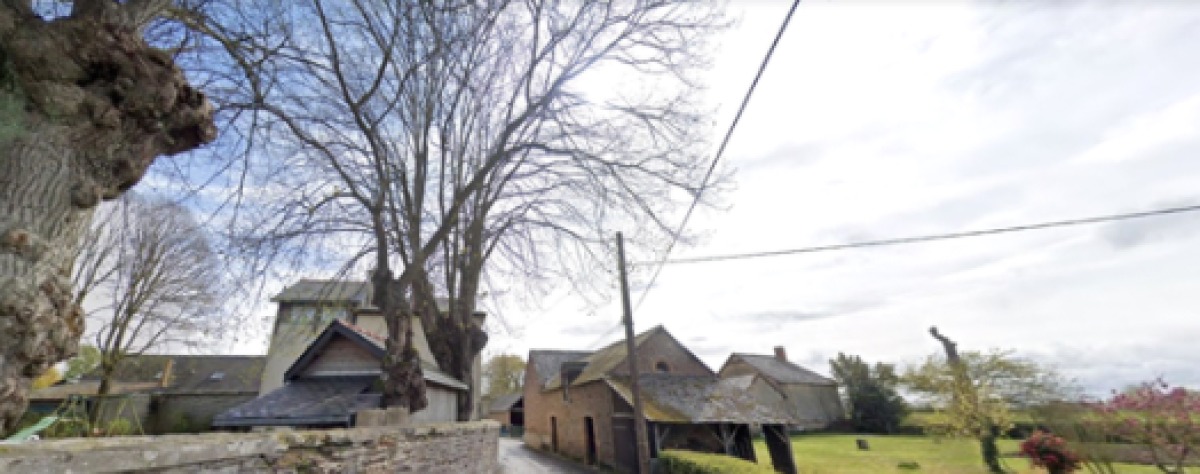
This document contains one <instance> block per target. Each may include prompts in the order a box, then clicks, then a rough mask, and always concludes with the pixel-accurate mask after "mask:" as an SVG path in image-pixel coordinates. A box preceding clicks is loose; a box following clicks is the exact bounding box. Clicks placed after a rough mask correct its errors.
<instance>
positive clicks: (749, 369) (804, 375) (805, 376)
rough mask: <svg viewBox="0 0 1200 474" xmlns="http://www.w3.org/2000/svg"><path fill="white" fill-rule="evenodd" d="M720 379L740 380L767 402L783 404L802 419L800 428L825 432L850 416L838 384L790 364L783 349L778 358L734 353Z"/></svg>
mask: <svg viewBox="0 0 1200 474" xmlns="http://www.w3.org/2000/svg"><path fill="white" fill-rule="evenodd" d="M720 376H721V378H725V379H732V378H738V379H740V380H741V382H740V383H741V384H742V385H744V386H745V388H746V390H748V391H750V392H751V393H753V394H754V395H755V396H756V397H757V398H758V399H759V400H761V401H763V402H765V403H783V404H784V406H786V407H787V409H788V410H789V411H790V412H791V414H792V416H793V417H795V418H796V419H797V420H798V422H797V423H796V424H795V425H793V426H792V427H793V428H796V429H802V430H811V429H821V428H825V427H828V426H829V425H830V424H831V423H834V422H837V421H841V420H843V419H845V417H846V412H845V410H844V409H843V408H842V401H841V397H840V396H839V395H838V387H837V382H835V381H834V380H833V379H830V378H828V377H825V376H822V375H820V374H817V373H816V372H813V371H811V370H808V369H806V368H804V367H801V366H799V365H796V364H795V363H793V362H791V361H789V360H788V358H787V352H786V351H785V350H784V348H783V347H776V348H775V354H774V355H758V354H737V353H735V354H732V355H730V356H729V358H728V359H727V360H726V361H725V364H724V365H722V366H721V370H720ZM780 397H782V400H781V399H780Z"/></svg>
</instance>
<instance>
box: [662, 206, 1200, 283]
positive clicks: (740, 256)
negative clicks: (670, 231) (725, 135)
mask: <svg viewBox="0 0 1200 474" xmlns="http://www.w3.org/2000/svg"><path fill="white" fill-rule="evenodd" d="M1197 211H1200V205H1192V206H1180V207H1169V208H1165V209H1157V210H1153V211H1143V212H1130V213H1125V214H1111V215H1106V216H1096V217H1085V218H1081V219H1068V220H1062V221H1050V222H1041V223H1037V224H1026V225H1018V226H1012V227H998V228H993V229H982V230H972V231H966V232H953V233H948V234H930V235H919V236H912V237H897V238H891V239H883V240H871V241H866V242H855V243H849V244H838V245H822V246H816V247H801V248H794V249H785V250H770V251H765V252H749V253H734V254H726V255H710V256H706V257H692V258H679V259H675V260H664V261H662V262H659V265H660V268H661V266H662V265H669V264H685V263H707V262H721V261H728V260H745V259H751V258H763V257H776V256H781V255H794V254H800V253H816V252H828V251H832V250H847V249H854V248H863V247H883V246H888V245H902V244H915V243H921V242H933V241H938V240H951V239H963V238H967V237H980V236H985V235H995V234H1007V233H1012V232H1025V231H1030V230H1041V229H1050V228H1055V227H1068V226H1077V225H1084V224H1096V223H1101V222H1112V221H1120V220H1128V219H1140V218H1145V217H1155V216H1163V215H1170V214H1182V213H1187V212H1197Z"/></svg>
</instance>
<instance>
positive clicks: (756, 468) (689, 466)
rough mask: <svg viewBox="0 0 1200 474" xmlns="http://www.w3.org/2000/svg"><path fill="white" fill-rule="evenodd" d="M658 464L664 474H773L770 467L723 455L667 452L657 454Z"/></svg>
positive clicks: (773, 471)
mask: <svg viewBox="0 0 1200 474" xmlns="http://www.w3.org/2000/svg"><path fill="white" fill-rule="evenodd" d="M658 462H659V464H660V465H661V466H662V472H664V473H666V474H743V473H746V474H774V473H775V470H774V469H771V467H770V466H765V465H762V464H755V463H752V462H750V461H747V460H745V459H740V458H735V457H733V456H726V455H724V454H710V453H698V452H694V451H676V450H667V451H663V452H661V453H659V455H658Z"/></svg>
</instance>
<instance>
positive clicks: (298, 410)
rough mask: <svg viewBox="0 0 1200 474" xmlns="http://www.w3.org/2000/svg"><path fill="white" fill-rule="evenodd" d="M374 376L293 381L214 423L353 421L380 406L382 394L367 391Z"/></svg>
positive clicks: (262, 423) (345, 422) (318, 423)
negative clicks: (358, 413)
mask: <svg viewBox="0 0 1200 474" xmlns="http://www.w3.org/2000/svg"><path fill="white" fill-rule="evenodd" d="M374 381H375V378H374V377H355V378H343V377H338V378H334V377H326V378H312V379H300V380H295V381H292V382H291V383H288V384H287V385H284V386H283V387H280V388H278V389H276V390H274V391H272V392H270V393H268V394H266V395H263V396H261V397H258V398H255V399H254V400H250V401H249V402H246V403H243V404H241V405H238V406H236V407H234V408H231V409H229V410H227V411H225V412H224V413H221V414H219V415H217V416H215V417H213V422H212V424H213V426H217V427H221V426H297V425H349V424H350V422H351V419H352V417H353V416H354V413H356V412H358V411H360V410H367V409H372V408H379V405H380V395H379V394H377V393H374V394H371V393H365V392H366V391H367V389H369V388H370V387H371V385H372V384H373V383H374Z"/></svg>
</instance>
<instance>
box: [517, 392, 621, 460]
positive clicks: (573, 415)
mask: <svg viewBox="0 0 1200 474" xmlns="http://www.w3.org/2000/svg"><path fill="white" fill-rule="evenodd" d="M570 392H571V393H570V401H564V400H563V398H562V391H561V390H555V391H551V392H544V393H543V392H539V393H538V394H537V396H536V398H537V401H536V402H535V403H534V404H535V405H536V406H537V407H538V408H537V410H538V411H537V412H536V415H535V412H533V411H531V409H530V408H529V399H528V398H526V400H525V407H526V408H525V409H526V412H525V442H526V443H528V444H529V445H530V446H532V447H534V448H537V449H544V450H551V448H552V439H551V434H552V429H551V418H553V419H554V422H553V423H554V425H555V426H556V427H557V431H558V452H559V453H560V454H563V455H565V456H567V457H570V458H574V459H577V460H580V461H583V460H584V459H585V456H586V454H587V430H586V426H587V424H586V421H585V419H586V418H587V417H591V418H592V423H593V429H594V434H595V440H596V455H597V461H598V463H599V464H602V465H605V466H612V465H613V463H614V457H615V453H614V451H613V434H612V433H613V431H612V412H613V392H612V389H610V388H609V387H608V385H607V384H606V383H604V382H603V381H600V382H592V383H588V384H584V385H582V386H578V387H571V391H570ZM530 433H533V435H532V437H531V436H530Z"/></svg>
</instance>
